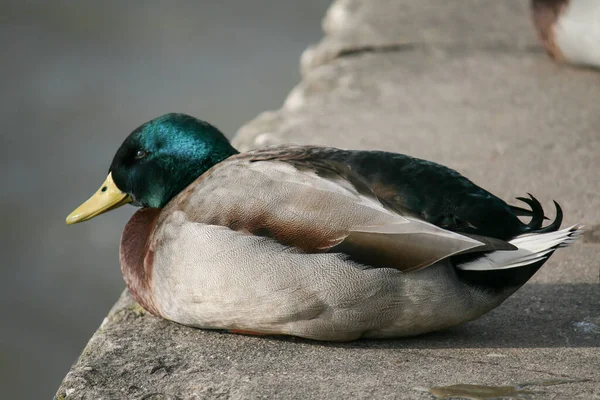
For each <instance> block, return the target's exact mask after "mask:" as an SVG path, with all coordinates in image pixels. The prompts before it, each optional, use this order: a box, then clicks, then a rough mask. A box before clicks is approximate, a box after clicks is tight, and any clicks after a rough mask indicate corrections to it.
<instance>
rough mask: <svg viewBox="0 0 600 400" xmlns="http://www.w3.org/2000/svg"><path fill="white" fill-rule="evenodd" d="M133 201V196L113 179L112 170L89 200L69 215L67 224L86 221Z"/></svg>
mask: <svg viewBox="0 0 600 400" xmlns="http://www.w3.org/2000/svg"><path fill="white" fill-rule="evenodd" d="M130 202H131V197H130V196H129V195H128V194H127V193H123V192H122V191H121V190H120V189H119V188H118V187H117V185H115V182H114V181H113V179H112V172H111V173H109V174H108V177H107V178H106V180H105V181H104V183H103V184H102V186H100V189H98V191H97V192H96V193H94V195H93V196H92V197H90V198H89V200H88V201H86V202H85V203H83V204H82V205H80V206H79V207H77V208H76V209H75V211H73V212H72V213H71V214H69V216H68V217H67V225H72V224H76V223H78V222H84V221H87V220H88V219H92V218H94V217H95V216H97V215H100V214H102V213H105V212H107V211H110V210H114V209H115V208H119V207H121V206H123V205H125V204H127V203H130Z"/></svg>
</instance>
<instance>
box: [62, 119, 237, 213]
mask: <svg viewBox="0 0 600 400" xmlns="http://www.w3.org/2000/svg"><path fill="white" fill-rule="evenodd" d="M236 153H237V151H236V150H235V149H234V148H233V147H232V146H231V144H230V143H229V141H228V140H227V139H226V138H225V136H224V135H223V134H222V133H221V132H220V131H219V130H218V129H217V128H215V127H214V126H212V125H210V124H209V123H207V122H204V121H201V120H199V119H196V118H194V117H191V116H189V115H185V114H166V115H163V116H161V117H158V118H155V119H153V120H151V121H148V122H146V123H145V124H143V125H142V126H140V127H139V128H137V129H136V130H134V131H133V132H132V133H131V134H130V135H129V136H128V137H127V139H125V141H124V142H123V144H122V145H121V147H120V148H119V150H118V151H117V153H116V154H115V157H114V158H113V161H112V163H111V166H110V169H109V175H108V178H107V180H106V181H105V182H104V184H103V185H102V186H101V187H100V189H99V190H98V192H96V194H94V196H92V198H90V200H88V201H87V202H86V203H84V204H83V205H81V206H80V207H79V208H78V209H77V210H75V211H74V212H73V213H71V215H69V217H67V223H69V224H72V223H76V222H82V221H86V220H88V219H91V218H93V217H95V216H96V215H99V214H101V213H103V212H106V211H108V210H111V209H114V208H116V207H119V206H121V205H123V204H126V203H129V202H131V203H132V204H133V205H136V206H139V207H153V208H160V207H164V206H165V205H166V204H167V203H168V202H169V201H170V200H171V199H172V198H173V197H175V196H176V195H177V194H178V193H179V192H181V191H182V190H183V189H185V188H186V187H187V186H188V185H189V184H190V183H192V182H193V181H194V180H195V179H196V178H197V177H199V176H200V175H202V174H203V173H204V172H205V171H207V170H208V169H209V168H211V167H212V166H213V165H215V164H217V163H219V162H221V161H223V160H224V159H226V158H228V157H230V156H231V155H233V154H236Z"/></svg>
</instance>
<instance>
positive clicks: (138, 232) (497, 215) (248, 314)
mask: <svg viewBox="0 0 600 400" xmlns="http://www.w3.org/2000/svg"><path fill="white" fill-rule="evenodd" d="M519 199H520V200H521V201H523V202H524V203H526V204H527V205H528V206H529V208H527V209H526V208H521V207H517V206H512V205H508V204H507V203H505V202H504V201H503V200H501V199H499V198H498V197H496V196H494V195H492V194H491V193H489V192H487V191H485V190H484V189H482V188H480V187H478V186H477V185H475V184H474V183H472V182H471V181H469V180H468V179H467V178H465V177H463V176H462V175H460V174H459V173H458V172H456V171H454V170H452V169H449V168H447V167H444V166H442V165H439V164H436V163H433V162H429V161H425V160H421V159H417V158H413V157H409V156H406V155H403V154H397V153H390V152H383V151H348V150H340V149H336V148H327V147H315V146H279V147H269V148H264V149H258V150H253V151H249V152H246V153H239V152H238V151H237V150H235V149H234V148H233V147H232V146H231V144H230V143H229V142H228V140H227V139H226V138H225V137H224V135H223V134H222V133H221V132H220V131H219V130H218V129H216V128H215V127H213V126H211V125H210V124H208V123H206V122H204V121H201V120H198V119H196V118H193V117H191V116H187V115H184V114H167V115H164V116H161V117H158V118H156V119H153V120H151V121H149V122H147V123H145V124H143V125H142V126H140V127H139V128H137V129H136V130H135V131H133V132H132V133H131V134H130V135H129V136H128V137H127V139H126V140H125V141H124V143H123V144H122V145H121V147H120V148H119V150H118V151H117V153H116V155H115V157H114V159H113V161H112V164H111V166H110V169H109V174H108V178H107V179H106V181H105V182H104V184H103V185H102V186H101V187H100V189H99V190H98V191H97V192H96V193H95V194H94V195H93V196H92V197H91V198H90V199H89V200H88V201H87V202H85V203H84V204H82V205H81V206H80V207H79V208H77V209H76V210H75V211H73V213H71V214H70V215H69V216H68V217H67V223H68V224H73V223H77V222H82V221H86V220H88V219H90V218H93V217H95V216H97V215H99V214H101V213H103V212H106V211H108V210H111V209H114V208H116V207H119V206H121V205H123V204H126V203H131V204H133V205H135V206H138V207H141V210H139V211H137V212H136V213H135V214H134V215H133V216H132V218H131V219H130V221H129V222H128V223H127V225H126V227H125V229H124V232H123V236H122V238H121V248H120V260H121V269H122V272H123V276H124V279H125V282H126V284H127V287H128V288H129V290H130V291H131V293H132V295H133V296H134V298H135V299H136V300H137V301H138V302H139V304H140V305H141V306H142V307H144V308H145V309H146V310H148V311H149V312H150V313H152V314H154V315H156V316H159V317H163V318H166V319H169V320H172V321H175V322H178V323H181V324H184V325H189V326H193V327H198V328H210V329H226V330H230V331H233V332H244V333H256V334H284V335H295V336H300V337H305V338H311V339H317V340H353V339H357V338H360V337H371V338H384V337H399V336H408V335H416V334H421V333H424V332H430V331H435V330H439V329H444V328H448V327H451V326H454V325H457V324H460V323H462V322H465V321H469V320H473V319H475V318H478V317H480V316H482V315H483V314H485V313H486V312H488V311H490V310H491V309H493V308H495V307H497V306H498V305H500V304H501V303H502V302H503V301H504V300H505V299H506V298H508V297H509V296H510V295H511V294H512V293H514V292H515V291H516V290H517V289H518V288H519V287H521V286H522V285H523V284H524V283H525V282H527V280H528V279H529V278H530V277H531V276H532V275H533V274H534V273H535V272H536V271H537V270H538V269H539V268H540V267H541V266H542V264H544V262H545V261H546V260H547V259H548V258H549V257H550V256H551V255H552V253H553V252H554V250H556V249H557V248H559V247H563V246H566V245H567V244H569V243H571V242H572V241H573V240H574V239H575V238H576V237H577V236H578V235H579V234H580V233H581V229H580V226H579V225H576V226H572V227H569V228H567V229H563V230H559V228H560V225H561V222H562V216H563V214H562V211H561V208H560V206H559V205H558V204H557V203H555V205H556V218H555V219H554V221H553V222H551V223H550V224H549V225H547V226H545V227H542V224H543V222H544V219H545V216H544V211H543V209H542V206H541V205H540V203H539V202H538V201H537V200H536V199H535V198H534V197H532V196H530V197H523V198H519ZM519 216H524V217H530V222H529V223H527V224H525V223H523V222H522V221H521V220H520V219H519V218H518V217H519Z"/></svg>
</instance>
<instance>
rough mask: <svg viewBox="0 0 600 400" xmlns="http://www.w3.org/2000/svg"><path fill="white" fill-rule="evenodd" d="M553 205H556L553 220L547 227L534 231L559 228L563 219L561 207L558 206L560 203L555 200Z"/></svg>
mask: <svg viewBox="0 0 600 400" xmlns="http://www.w3.org/2000/svg"><path fill="white" fill-rule="evenodd" d="M553 201H554V200H553ZM554 207H556V217H555V218H554V221H552V223H551V224H550V225H548V226H547V227H545V228H541V229H538V230H537V231H535V232H536V233H547V232H554V231H557V230H558V229H559V228H560V225H561V224H562V220H563V212H562V208H560V205H559V204H558V203H557V202H556V201H554Z"/></svg>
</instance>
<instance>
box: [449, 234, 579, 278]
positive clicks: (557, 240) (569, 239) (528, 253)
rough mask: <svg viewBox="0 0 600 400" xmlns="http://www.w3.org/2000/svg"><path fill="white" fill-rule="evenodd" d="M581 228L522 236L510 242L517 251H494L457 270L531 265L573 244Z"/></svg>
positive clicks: (495, 268) (462, 265)
mask: <svg viewBox="0 0 600 400" xmlns="http://www.w3.org/2000/svg"><path fill="white" fill-rule="evenodd" d="M582 228H583V226H582V225H573V226H571V227H569V228H566V229H562V230H560V231H556V232H549V233H540V234H527V235H522V236H519V237H517V238H515V239H513V240H511V241H510V243H511V244H513V245H515V246H517V247H518V250H512V251H494V252H492V253H489V254H486V255H484V256H483V257H480V258H478V259H476V260H473V261H469V262H466V263H464V264H460V265H458V268H460V269H462V270H466V271H489V270H497V269H509V268H517V267H523V266H526V265H531V264H533V263H536V262H538V261H541V260H543V259H544V258H547V257H549V256H550V254H551V253H552V252H553V251H554V250H556V249H557V248H558V247H566V246H568V245H569V244H571V243H573V242H574V241H575V239H577V237H579V236H580V235H581V234H582V233H583V230H582Z"/></svg>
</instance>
